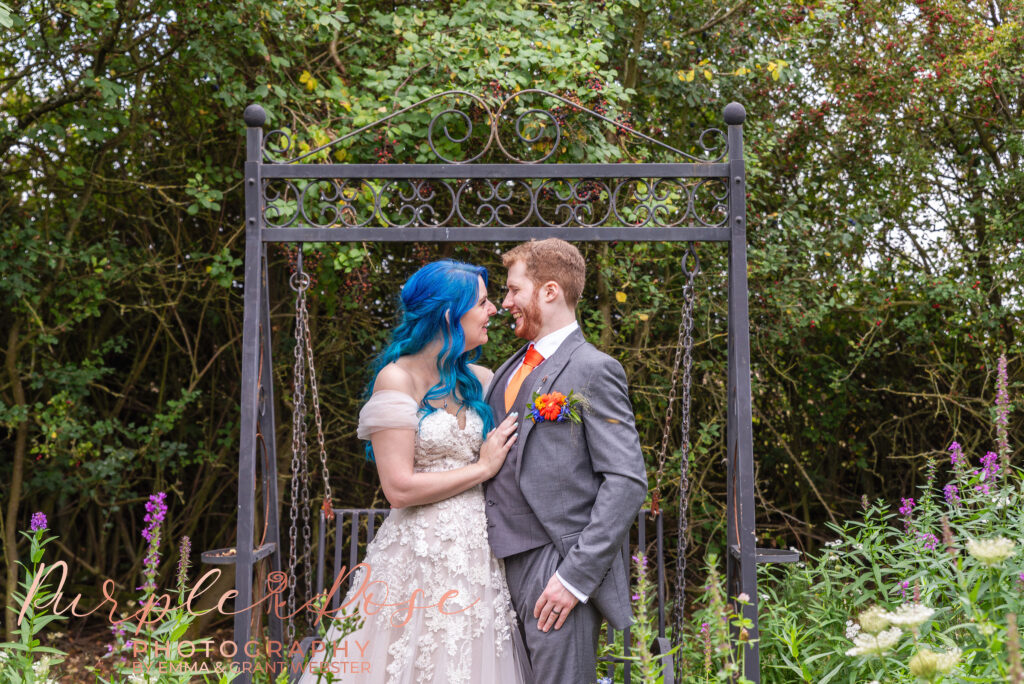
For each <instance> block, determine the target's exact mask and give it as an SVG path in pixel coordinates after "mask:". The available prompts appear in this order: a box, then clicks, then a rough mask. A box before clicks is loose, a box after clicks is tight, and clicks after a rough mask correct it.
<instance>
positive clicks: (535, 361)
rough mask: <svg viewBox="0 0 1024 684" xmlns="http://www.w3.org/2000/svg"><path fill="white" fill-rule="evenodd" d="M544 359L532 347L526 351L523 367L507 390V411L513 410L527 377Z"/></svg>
mask: <svg viewBox="0 0 1024 684" xmlns="http://www.w3.org/2000/svg"><path fill="white" fill-rule="evenodd" d="M543 360H544V357H543V356H541V354H540V352H539V351H537V350H536V349H534V348H533V345H532V344H531V345H530V348H529V349H527V350H526V358H525V359H523V365H522V366H520V367H519V370H517V371H516V374H515V375H513V376H512V379H511V380H509V381H508V387H506V388H505V411H506V412H507V411H510V410H511V409H512V404H514V403H516V397H517V396H518V395H519V388H520V387H522V386H523V380H525V379H526V376H527V375H529V374H530V373H531V372H533V369H534V368H536V367H537V366H539V365H540V364H541V361H543Z"/></svg>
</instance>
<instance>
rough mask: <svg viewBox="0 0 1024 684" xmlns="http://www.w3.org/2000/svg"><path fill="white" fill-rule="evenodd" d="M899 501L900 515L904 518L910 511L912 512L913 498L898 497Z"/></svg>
mask: <svg viewBox="0 0 1024 684" xmlns="http://www.w3.org/2000/svg"><path fill="white" fill-rule="evenodd" d="M900 502H901V503H902V504H903V505H902V506H900V515H902V516H903V517H904V518H906V517H908V516H909V515H910V514H911V513H913V512H914V500H913V499H904V498H900Z"/></svg>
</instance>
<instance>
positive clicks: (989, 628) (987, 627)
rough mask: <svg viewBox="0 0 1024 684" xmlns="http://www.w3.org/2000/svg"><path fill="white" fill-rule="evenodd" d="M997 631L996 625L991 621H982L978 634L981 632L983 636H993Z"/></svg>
mask: <svg viewBox="0 0 1024 684" xmlns="http://www.w3.org/2000/svg"><path fill="white" fill-rule="evenodd" d="M995 633H996V626H995V625H993V624H992V623H991V622H982V623H981V624H980V625H978V634H981V635H982V636H987V637H988V636H992V635H993V634H995Z"/></svg>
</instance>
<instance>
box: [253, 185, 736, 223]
mask: <svg viewBox="0 0 1024 684" xmlns="http://www.w3.org/2000/svg"><path fill="white" fill-rule="evenodd" d="M728 200H729V186H728V184H727V183H726V182H725V181H724V179H721V178H693V179H683V178H546V179H521V178H520V179H494V178H485V179H444V178H431V179H387V180H366V179H355V180H349V179H339V178H333V179H328V178H318V179H311V180H298V179H265V180H264V181H263V213H264V219H265V222H266V226H267V228H270V229H273V228H290V227H306V226H310V227H315V228H334V227H336V228H363V227H395V228H409V227H413V228H421V227H444V226H448V227H456V226H473V227H488V226H501V227H515V226H523V225H537V226H550V227H565V226H580V227H599V226H611V225H620V226H652V227H676V226H684V225H695V226H701V227H706V228H722V227H725V225H726V217H727V215H728Z"/></svg>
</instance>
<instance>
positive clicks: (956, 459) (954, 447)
mask: <svg viewBox="0 0 1024 684" xmlns="http://www.w3.org/2000/svg"><path fill="white" fill-rule="evenodd" d="M963 462H964V452H963V451H962V450H961V448H960V443H959V442H953V443H952V444H950V445H949V463H950V465H952V466H958V465H961V464H962V463H963Z"/></svg>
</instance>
